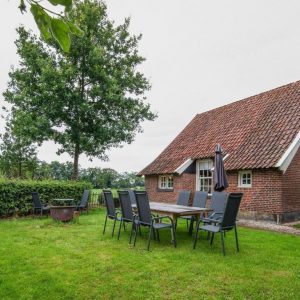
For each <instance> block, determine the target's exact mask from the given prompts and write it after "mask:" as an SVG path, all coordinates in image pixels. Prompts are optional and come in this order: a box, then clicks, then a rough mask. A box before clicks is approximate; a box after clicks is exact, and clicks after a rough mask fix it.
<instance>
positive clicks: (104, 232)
mask: <svg viewBox="0 0 300 300" xmlns="http://www.w3.org/2000/svg"><path fill="white" fill-rule="evenodd" d="M106 223H107V215H106V217H105V221H104V228H103V234H104V233H105V228H106Z"/></svg>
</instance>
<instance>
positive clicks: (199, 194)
mask: <svg viewBox="0 0 300 300" xmlns="http://www.w3.org/2000/svg"><path fill="white" fill-rule="evenodd" d="M207 195H208V193H207V192H203V191H195V193H194V199H193V207H201V208H205V207H206V202H207ZM180 218H181V219H185V220H186V226H187V228H188V227H189V221H194V220H195V217H194V216H182V217H180Z"/></svg>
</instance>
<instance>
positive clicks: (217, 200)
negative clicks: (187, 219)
mask: <svg viewBox="0 0 300 300" xmlns="http://www.w3.org/2000/svg"><path fill="white" fill-rule="evenodd" d="M227 196H228V194H227V193H226V192H213V193H212V197H211V203H210V208H211V209H212V212H211V213H210V214H209V215H208V217H207V218H200V219H201V221H203V223H211V219H216V220H219V219H220V218H222V216H223V214H224V211H225V205H226V200H227Z"/></svg>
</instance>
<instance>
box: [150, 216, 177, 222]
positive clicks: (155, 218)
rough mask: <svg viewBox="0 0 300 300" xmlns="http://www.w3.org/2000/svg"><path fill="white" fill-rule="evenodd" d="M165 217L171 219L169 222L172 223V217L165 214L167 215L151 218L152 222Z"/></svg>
mask: <svg viewBox="0 0 300 300" xmlns="http://www.w3.org/2000/svg"><path fill="white" fill-rule="evenodd" d="M165 218H167V219H169V220H170V221H171V223H172V224H174V221H173V219H172V218H171V217H170V216H167V215H165V216H159V217H153V218H152V222H154V221H155V220H160V219H165Z"/></svg>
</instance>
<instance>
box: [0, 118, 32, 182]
mask: <svg viewBox="0 0 300 300" xmlns="http://www.w3.org/2000/svg"><path fill="white" fill-rule="evenodd" d="M10 118H11V116H8V120H7V123H6V131H5V133H4V134H2V135H1V139H2V142H1V144H0V152H1V163H0V168H1V170H2V172H3V174H4V175H6V176H7V177H26V175H25V171H26V170H31V168H32V166H33V165H34V164H35V163H36V161H37V157H36V148H37V147H36V145H35V144H32V142H31V139H30V138H28V137H27V136H24V135H23V134H22V132H23V129H22V128H21V126H22V124H23V122H22V124H20V123H18V122H15V123H12V121H11V119H10Z"/></svg>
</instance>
